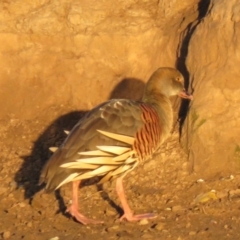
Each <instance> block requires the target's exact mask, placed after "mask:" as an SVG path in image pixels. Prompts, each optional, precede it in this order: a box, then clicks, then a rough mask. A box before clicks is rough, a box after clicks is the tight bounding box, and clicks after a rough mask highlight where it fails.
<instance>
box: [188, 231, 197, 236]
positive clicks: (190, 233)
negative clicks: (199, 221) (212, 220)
mask: <svg viewBox="0 0 240 240" xmlns="http://www.w3.org/2000/svg"><path fill="white" fill-rule="evenodd" d="M188 234H189V235H190V236H193V235H196V232H195V231H191V232H189V233H188Z"/></svg>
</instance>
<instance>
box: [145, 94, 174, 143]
mask: <svg viewBox="0 0 240 240" xmlns="http://www.w3.org/2000/svg"><path fill="white" fill-rule="evenodd" d="M148 96H149V97H148ZM148 96H144V97H143V102H145V103H148V104H151V106H153V107H154V108H155V110H156V111H157V113H158V116H159V120H160V125H161V127H162V137H161V139H162V141H161V143H162V142H163V141H164V140H165V139H166V138H167V137H168V135H169V134H170V131H171V129H172V125H173V110H172V104H171V101H170V99H169V98H168V97H166V96H164V95H162V94H159V93H151V94H149V95H148Z"/></svg>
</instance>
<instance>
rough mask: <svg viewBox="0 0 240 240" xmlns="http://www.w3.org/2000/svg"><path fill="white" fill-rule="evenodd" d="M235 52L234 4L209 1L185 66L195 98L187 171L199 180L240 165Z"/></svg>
mask: <svg viewBox="0 0 240 240" xmlns="http://www.w3.org/2000/svg"><path fill="white" fill-rule="evenodd" d="M239 51H240V2H239V1H237V0H235V1H227V0H222V1H211V4H210V7H209V10H208V12H207V14H206V16H205V18H204V19H203V20H202V21H201V22H200V23H199V24H198V26H197V27H196V29H195V31H194V33H193V34H192V37H191V40H190V44H189V49H188V56H187V62H186V63H187V64H186V65H187V68H188V71H189V73H190V88H192V89H193V90H194V98H195V99H194V101H193V102H192V105H191V108H190V111H189V115H188V118H187V121H186V124H185V129H184V130H185V133H187V136H188V139H187V141H185V144H186V145H187V148H188V149H189V158H190V162H191V163H192V167H193V170H194V171H196V172H198V173H201V174H202V175H203V177H204V176H205V177H206V176H212V175H213V174H216V175H220V176H221V175H224V174H226V172H235V171H236V169H235V168H237V169H239V167H240V134H239V132H240V124H239V119H240V111H239V103H240V81H239V79H240V72H239V69H238V67H237V66H239V65H240V54H239ZM183 132H184V131H183ZM185 140H186V138H185Z"/></svg>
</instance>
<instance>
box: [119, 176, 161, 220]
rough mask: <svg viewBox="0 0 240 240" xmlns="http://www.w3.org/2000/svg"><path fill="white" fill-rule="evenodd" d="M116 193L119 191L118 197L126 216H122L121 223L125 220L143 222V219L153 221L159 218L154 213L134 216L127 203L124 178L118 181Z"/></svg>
mask: <svg viewBox="0 0 240 240" xmlns="http://www.w3.org/2000/svg"><path fill="white" fill-rule="evenodd" d="M116 191H117V194H118V197H119V199H120V201H121V204H122V207H123V211H124V214H123V215H122V216H121V218H120V221H122V220H123V219H125V218H126V219H127V220H128V221H138V220H142V219H152V218H156V217H157V215H155V214H154V213H145V214H139V215H133V212H132V210H131V208H130V207H129V205H128V202H127V199H126V196H125V193H124V189H123V179H122V178H118V179H117V180H116Z"/></svg>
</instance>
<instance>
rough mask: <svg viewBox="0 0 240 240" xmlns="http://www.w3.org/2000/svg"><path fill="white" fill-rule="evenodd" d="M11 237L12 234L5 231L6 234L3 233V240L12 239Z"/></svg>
mask: <svg viewBox="0 0 240 240" xmlns="http://www.w3.org/2000/svg"><path fill="white" fill-rule="evenodd" d="M10 237H11V232H9V231H5V232H4V233H3V239H8V238H10Z"/></svg>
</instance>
